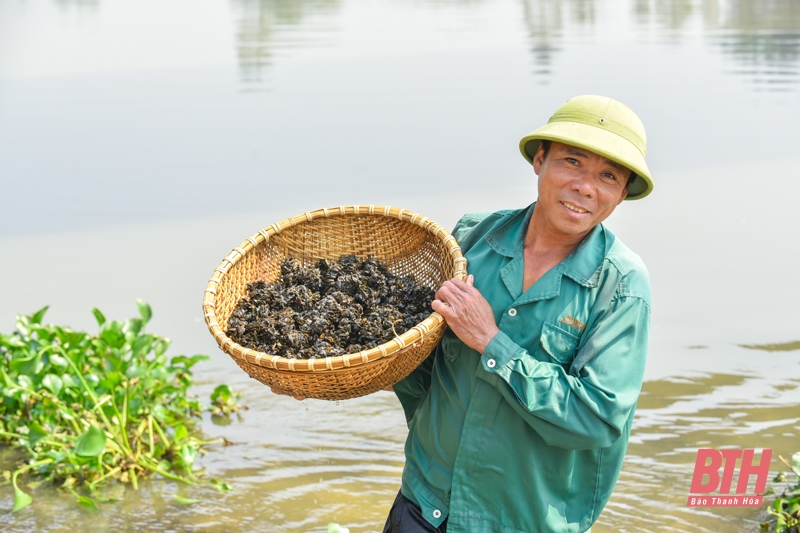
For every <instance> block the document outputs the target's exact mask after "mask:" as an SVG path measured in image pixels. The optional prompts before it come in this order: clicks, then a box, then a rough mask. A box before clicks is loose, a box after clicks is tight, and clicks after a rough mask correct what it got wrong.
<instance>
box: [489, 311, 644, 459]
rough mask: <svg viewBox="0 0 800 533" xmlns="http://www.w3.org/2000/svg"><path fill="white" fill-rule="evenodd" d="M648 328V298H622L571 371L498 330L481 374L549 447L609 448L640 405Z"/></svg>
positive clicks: (597, 325)
mask: <svg viewBox="0 0 800 533" xmlns="http://www.w3.org/2000/svg"><path fill="white" fill-rule="evenodd" d="M649 326H650V306H649V304H648V303H647V302H646V301H645V300H644V299H642V298H640V297H636V296H625V297H619V298H618V299H615V300H614V301H613V302H611V305H609V307H608V308H607V309H606V310H605V312H604V313H603V315H602V316H601V317H599V318H598V320H597V321H595V326H594V327H593V329H592V331H591V332H587V333H588V338H587V339H586V342H585V343H584V344H583V346H582V347H581V349H580V350H579V351H578V353H577V354H576V356H575V358H574V360H573V364H572V366H571V367H569V371H567V369H565V367H564V366H562V365H560V364H557V363H550V362H543V361H539V360H537V359H536V358H534V357H532V356H531V355H529V354H528V352H527V351H526V350H525V349H524V348H522V347H521V346H519V345H518V344H516V343H515V342H514V341H513V340H512V339H511V338H509V337H508V335H506V334H505V333H503V332H502V331H501V332H500V333H498V334H497V335H495V337H494V338H493V339H492V340H491V341H490V342H489V344H488V345H487V347H486V350H485V351H484V353H483V354H482V356H481V363H480V364H479V365H478V367H477V370H476V372H477V375H478V377H479V378H481V379H483V380H485V381H486V382H488V383H489V384H491V385H492V386H494V387H495V388H497V390H498V391H499V392H500V394H501V395H502V396H503V398H504V399H505V400H506V401H508V402H509V403H510V404H511V406H512V407H513V408H514V410H515V411H517V413H518V414H519V415H520V416H521V417H522V418H523V419H524V420H525V421H526V422H527V423H528V424H529V425H530V426H531V427H532V428H533V429H534V430H535V431H536V432H537V433H539V435H541V437H542V438H543V439H544V441H545V442H546V443H547V444H549V445H551V446H558V447H561V448H566V449H574V450H581V449H591V448H605V447H608V446H610V445H611V444H613V443H614V442H615V441H616V440H617V439H618V438H619V437H620V435H621V434H622V432H623V430H624V427H625V424H626V423H627V421H628V417H629V415H630V413H631V410H632V409H634V407H635V406H636V401H637V399H638V397H639V392H640V390H641V386H642V380H643V379H644V366H645V358H646V354H647V340H648V332H649ZM578 361H581V362H582V363H581V364H580V365H578V364H576V362H578ZM579 366H580V368H579Z"/></svg>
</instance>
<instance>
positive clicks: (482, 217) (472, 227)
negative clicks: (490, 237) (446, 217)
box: [453, 209, 523, 243]
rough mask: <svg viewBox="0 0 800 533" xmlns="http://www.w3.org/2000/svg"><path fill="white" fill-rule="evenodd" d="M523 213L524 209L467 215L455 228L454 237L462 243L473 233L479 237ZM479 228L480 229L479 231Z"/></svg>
mask: <svg viewBox="0 0 800 533" xmlns="http://www.w3.org/2000/svg"><path fill="white" fill-rule="evenodd" d="M521 211H523V209H502V210H500V211H495V212H494V213H490V212H478V213H467V214H466V215H464V216H463V217H461V218H460V219H459V221H458V222H457V223H456V225H455V227H453V237H455V238H456V240H457V241H458V242H459V243H461V242H462V241H465V240H467V238H468V236H470V234H472V233H473V232H474V233H475V234H477V235H484V234H486V233H488V232H489V231H491V230H492V229H493V228H495V227H498V226H500V225H502V224H503V223H504V222H505V221H506V220H508V219H509V218H511V217H513V216H514V215H516V214H519V213H520V212H521ZM479 226H480V229H478V227H479Z"/></svg>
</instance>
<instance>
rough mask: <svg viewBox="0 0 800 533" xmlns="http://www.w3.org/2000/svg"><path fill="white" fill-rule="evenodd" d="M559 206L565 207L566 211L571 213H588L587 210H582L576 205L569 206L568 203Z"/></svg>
mask: <svg viewBox="0 0 800 533" xmlns="http://www.w3.org/2000/svg"><path fill="white" fill-rule="evenodd" d="M561 205H563V206H564V207H566V208H567V209H569V210H570V211H572V212H573V213H578V214H583V213H588V212H589V211H588V210H587V209H584V208H582V207H578V206H577V205H575V204H571V203H569V202H564V201H562V202H561Z"/></svg>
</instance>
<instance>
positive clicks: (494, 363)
mask: <svg viewBox="0 0 800 533" xmlns="http://www.w3.org/2000/svg"><path fill="white" fill-rule="evenodd" d="M486 366H488V367H489V368H494V367H495V366H497V361H495V360H494V359H489V360H488V361H486Z"/></svg>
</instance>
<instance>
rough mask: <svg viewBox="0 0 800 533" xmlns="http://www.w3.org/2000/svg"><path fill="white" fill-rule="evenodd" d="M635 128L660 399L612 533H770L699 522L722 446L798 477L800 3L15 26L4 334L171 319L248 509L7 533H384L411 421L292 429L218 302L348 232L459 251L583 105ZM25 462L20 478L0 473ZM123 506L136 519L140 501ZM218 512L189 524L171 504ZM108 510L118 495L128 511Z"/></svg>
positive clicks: (144, 17) (448, 4)
mask: <svg viewBox="0 0 800 533" xmlns="http://www.w3.org/2000/svg"><path fill="white" fill-rule="evenodd" d="M585 93H599V94H607V95H609V96H613V97H615V98H618V99H619V100H622V101H624V102H626V103H628V104H629V105H630V106H631V107H632V108H633V109H634V110H636V111H637V113H639V115H640V116H641V117H642V119H643V121H644V122H645V125H646V127H647V131H648V141H649V152H648V160H649V162H650V166H651V169H652V171H653V174H654V177H655V180H656V190H655V192H654V193H653V194H652V195H651V196H650V197H648V198H647V199H645V200H643V201H641V202H633V203H627V202H626V203H624V204H623V205H622V206H620V207H619V208H618V210H617V212H615V214H614V215H613V216H612V217H611V218H610V219H609V220H608V226H609V227H610V228H611V229H612V230H613V231H614V232H615V233H616V234H617V235H618V237H619V238H621V239H622V240H623V241H624V242H625V243H626V244H628V245H629V246H630V247H631V248H632V249H633V250H635V251H636V252H637V253H639V254H640V255H641V256H642V257H643V259H644V260H645V262H646V264H647V265H648V268H649V270H650V274H651V278H652V285H653V329H652V334H651V343H650V353H649V355H648V367H647V373H646V382H645V384H644V388H643V393H642V396H641V399H640V402H639V407H638V410H637V417H636V421H635V425H634V429H633V435H632V438H631V443H630V446H629V449H628V455H627V457H626V461H625V465H624V468H623V471H622V474H621V476H620V480H619V483H618V484H617V487H616V490H615V492H614V495H613V497H612V499H611V501H610V503H609V504H608V506H607V507H606V509H605V511H604V512H603V514H602V515H601V517H600V519H599V522H598V524H597V525H596V526H595V528H593V531H594V532H601V533H604V532H612V531H615V532H616V531H625V532H640V531H664V532H717V531H735V532H748V531H749V532H752V531H756V530H757V525H758V521H759V520H760V519H762V518H763V511H762V510H760V509H752V508H687V507H686V505H685V503H686V497H687V496H688V491H689V485H690V480H691V474H692V468H693V465H694V459H695V455H696V453H697V449H698V448H700V447H711V448H722V447H733V448H771V449H774V456H773V462H772V469H773V471H778V470H780V469H781V464H780V463H779V461H778V459H777V456H778V455H779V454H780V455H783V456H784V457H787V456H789V455H791V454H792V453H793V452H795V451H797V450H800V438H798V435H800V415H798V414H797V413H800V372H798V370H800V366H798V365H799V364H800V350H798V347H800V340H799V339H800V329H799V327H798V324H800V320H799V319H800V311H798V306H797V305H796V302H797V301H798V298H800V285H799V284H798V283H797V282H796V273H797V264H798V262H799V261H800V253H798V249H800V247H798V245H797V244H798V237H797V233H798V222H797V217H796V215H795V207H794V204H795V203H796V198H798V197H800V179H798V177H800V156H798V153H797V150H796V142H797V139H798V138H800V137H798V134H799V133H800V132H798V128H797V123H798V119H800V8H798V3H797V2H796V1H794V0H783V1H778V0H767V1H759V2H756V1H755V0H614V1H608V2H600V1H599V0H595V1H592V0H573V1H569V0H463V1H458V0H452V1H448V0H429V1H406V0H396V1H390V2H386V1H382V2H381V1H378V0H295V1H288V0H286V1H285V0H201V1H195V2H188V1H186V0H174V1H171V2H155V1H152V0H142V1H139V2H132V1H129V0H58V1H55V0H53V1H49V2H47V1H44V2H33V1H30V0H15V1H4V0H0V184H1V185H2V192H0V199H1V200H2V207H1V208H0V259H2V260H1V261H0V329H1V330H2V331H4V332H8V331H10V330H11V329H12V328H13V322H14V315H15V314H16V313H19V312H26V313H27V312H33V311H35V310H37V309H39V308H40V307H42V306H44V305H48V304H49V305H51V310H50V311H49V313H48V318H49V320H51V321H54V322H58V323H67V324H71V325H73V326H74V327H76V328H84V329H89V330H92V328H94V327H95V326H94V325H93V318H92V316H91V314H90V313H89V309H90V308H91V307H93V306H96V307H99V308H100V309H102V310H103V311H104V313H105V314H106V315H107V316H109V317H115V318H124V317H128V316H133V315H134V314H135V305H134V300H135V299H136V298H137V297H139V298H143V299H145V300H147V301H148V302H150V303H151V305H152V306H153V309H154V313H155V314H154V318H153V321H152V322H151V326H150V327H151V330H152V331H153V332H157V333H160V334H164V335H167V336H170V337H171V338H172V339H173V341H174V342H173V347H172V349H171V353H173V354H176V355H177V354H180V353H186V354H193V353H208V354H211V355H212V360H211V361H210V362H208V363H206V364H205V365H201V366H198V367H196V368H198V371H197V376H196V377H197V381H198V386H197V387H196V392H197V393H198V394H200V395H203V396H207V395H208V393H209V392H210V391H211V390H212V388H213V386H214V385H215V384H217V383H219V382H227V383H229V384H230V385H232V386H233V387H235V388H238V389H240V390H242V391H244V394H245V396H244V403H245V404H247V405H248V406H249V407H250V409H249V410H248V411H246V412H243V413H242V414H241V416H240V417H234V418H233V419H232V420H230V421H228V422H224V424H223V422H222V421H219V420H217V421H214V420H211V419H210V418H209V419H207V420H206V421H205V422H204V425H203V429H204V431H205V432H206V433H208V434H209V435H222V436H225V437H227V438H228V439H229V440H232V441H234V442H236V443H237V445H236V446H231V447H228V448H225V449H221V450H218V451H216V452H214V453H211V454H209V455H207V456H205V457H204V458H203V459H202V461H201V463H202V466H203V468H205V469H206V470H207V471H208V472H209V474H210V475H211V476H217V477H222V478H224V479H225V480H226V481H228V482H229V483H230V484H231V485H232V486H233V487H234V489H235V490H234V491H233V492H231V493H228V494H220V493H217V492H216V491H215V490H214V489H209V488H204V487H196V488H192V487H177V486H176V485H175V484H173V483H172V482H168V481H162V480H153V481H149V482H147V483H144V484H143V485H142V487H141V490H140V491H139V492H134V491H132V490H124V488H123V487H121V486H120V487H111V489H110V490H111V491H112V492H113V491H117V492H119V494H116V495H117V496H123V495H124V498H123V499H122V501H121V502H119V503H116V504H113V505H103V506H101V510H100V512H99V513H98V514H97V515H94V516H90V515H87V514H85V513H84V512H83V511H81V510H80V509H79V508H78V507H77V506H76V505H75V504H74V499H73V498H72V496H70V495H68V494H64V493H62V492H61V491H58V490H53V488H52V487H49V486H47V485H42V486H40V487H38V488H36V489H29V490H31V493H32V495H33V496H34V504H33V505H32V506H31V507H29V508H27V509H25V510H23V511H22V512H20V513H18V514H11V513H10V512H9V511H10V509H11V506H12V504H13V493H12V491H11V489H10V487H9V486H4V487H0V530H3V531H15V532H16V531H132V530H152V531H258V532H260V531H263V532H287V533H305V532H322V531H324V530H325V525H326V524H327V523H328V522H330V521H335V522H338V523H340V524H342V525H345V526H347V527H349V528H350V530H351V531H352V532H353V533H366V532H374V531H379V530H380V529H381V527H382V523H383V520H384V517H385V515H386V513H387V511H388V508H389V506H390V504H391V501H392V499H393V496H394V494H395V493H396V491H397V489H398V487H399V476H400V473H401V471H402V466H403V454H402V448H403V442H404V438H405V433H406V430H405V425H404V420H403V415H402V411H401V409H400V406H399V404H398V402H397V401H396V399H395V398H394V397H393V396H392V395H391V394H390V393H384V392H381V393H377V394H374V395H372V396H369V397H366V398H359V399H355V400H348V401H345V402H340V403H338V404H336V403H334V402H321V401H313V400H310V401H307V402H296V401H294V400H291V399H289V398H284V397H277V396H274V395H272V394H271V393H269V391H268V390H266V388H265V387H263V386H261V385H259V384H258V383H255V382H254V381H252V380H249V379H248V378H247V376H245V375H244V374H243V373H242V372H241V371H240V370H239V369H238V367H236V366H235V365H234V364H233V363H232V362H231V361H230V360H229V359H228V358H227V356H225V355H224V354H222V353H221V352H219V350H218V349H217V348H216V345H215V344H214V341H213V339H212V338H211V336H210V335H209V334H208V332H207V330H206V329H205V325H204V323H203V321H202V314H201V309H200V302H201V298H202V291H203V288H204V287H205V283H206V281H207V279H208V278H209V277H210V275H211V273H212V271H213V269H214V267H215V266H216V265H217V264H218V263H219V261H220V260H221V259H222V257H224V256H225V255H226V254H227V253H228V251H229V250H230V249H231V248H232V247H233V246H236V245H237V244H238V243H240V242H241V241H242V240H243V239H244V238H245V237H247V236H249V235H251V234H253V233H254V232H255V231H256V230H257V229H259V228H261V227H264V226H266V225H269V224H271V223H273V222H276V221H278V220H281V219H283V218H286V217H288V216H292V215H295V214H297V213H300V212H303V211H306V210H309V209H315V208H318V207H323V206H332V205H340V204H356V203H358V204H370V203H374V204H388V205H396V206H399V207H403V208H406V209H411V210H414V211H417V212H419V213H422V214H424V215H426V216H428V217H430V218H432V219H434V220H436V221H437V222H439V223H441V224H444V225H446V226H448V227H451V226H452V225H453V224H454V223H455V222H456V220H457V219H458V217H459V216H460V215H461V214H463V213H465V212H469V211H489V210H493V209H500V208H507V207H522V206H524V205H526V204H527V203H529V202H530V201H533V200H534V199H535V181H534V176H533V174H532V172H531V170H530V167H529V166H526V165H525V164H524V161H523V160H522V158H521V157H520V156H519V152H518V151H517V142H518V140H519V138H520V137H521V136H522V135H524V134H525V133H527V132H528V131H530V130H531V129H533V128H534V127H536V126H538V125H539V124H541V123H543V122H544V121H546V120H547V117H548V116H549V113H550V112H551V111H552V110H553V109H554V108H555V107H556V106H557V105H559V104H560V103H561V102H562V101H564V100H565V99H566V98H568V97H569V96H571V95H576V94H585ZM16 460H17V457H16V456H14V454H10V453H9V452H8V450H5V451H4V452H3V453H2V454H0V463H1V464H2V468H3V469H6V468H10V467H11V466H12V465H13V464H14V463H15V461H16ZM122 491H124V494H123V493H122ZM176 492H177V493H179V494H181V495H183V496H187V497H191V498H199V499H201V500H202V501H201V503H198V504H195V505H191V506H181V505H179V504H178V503H177V502H176V501H175V500H174V499H173V497H172V495H173V494H175V493H176ZM112 495H113V494H112Z"/></svg>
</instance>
